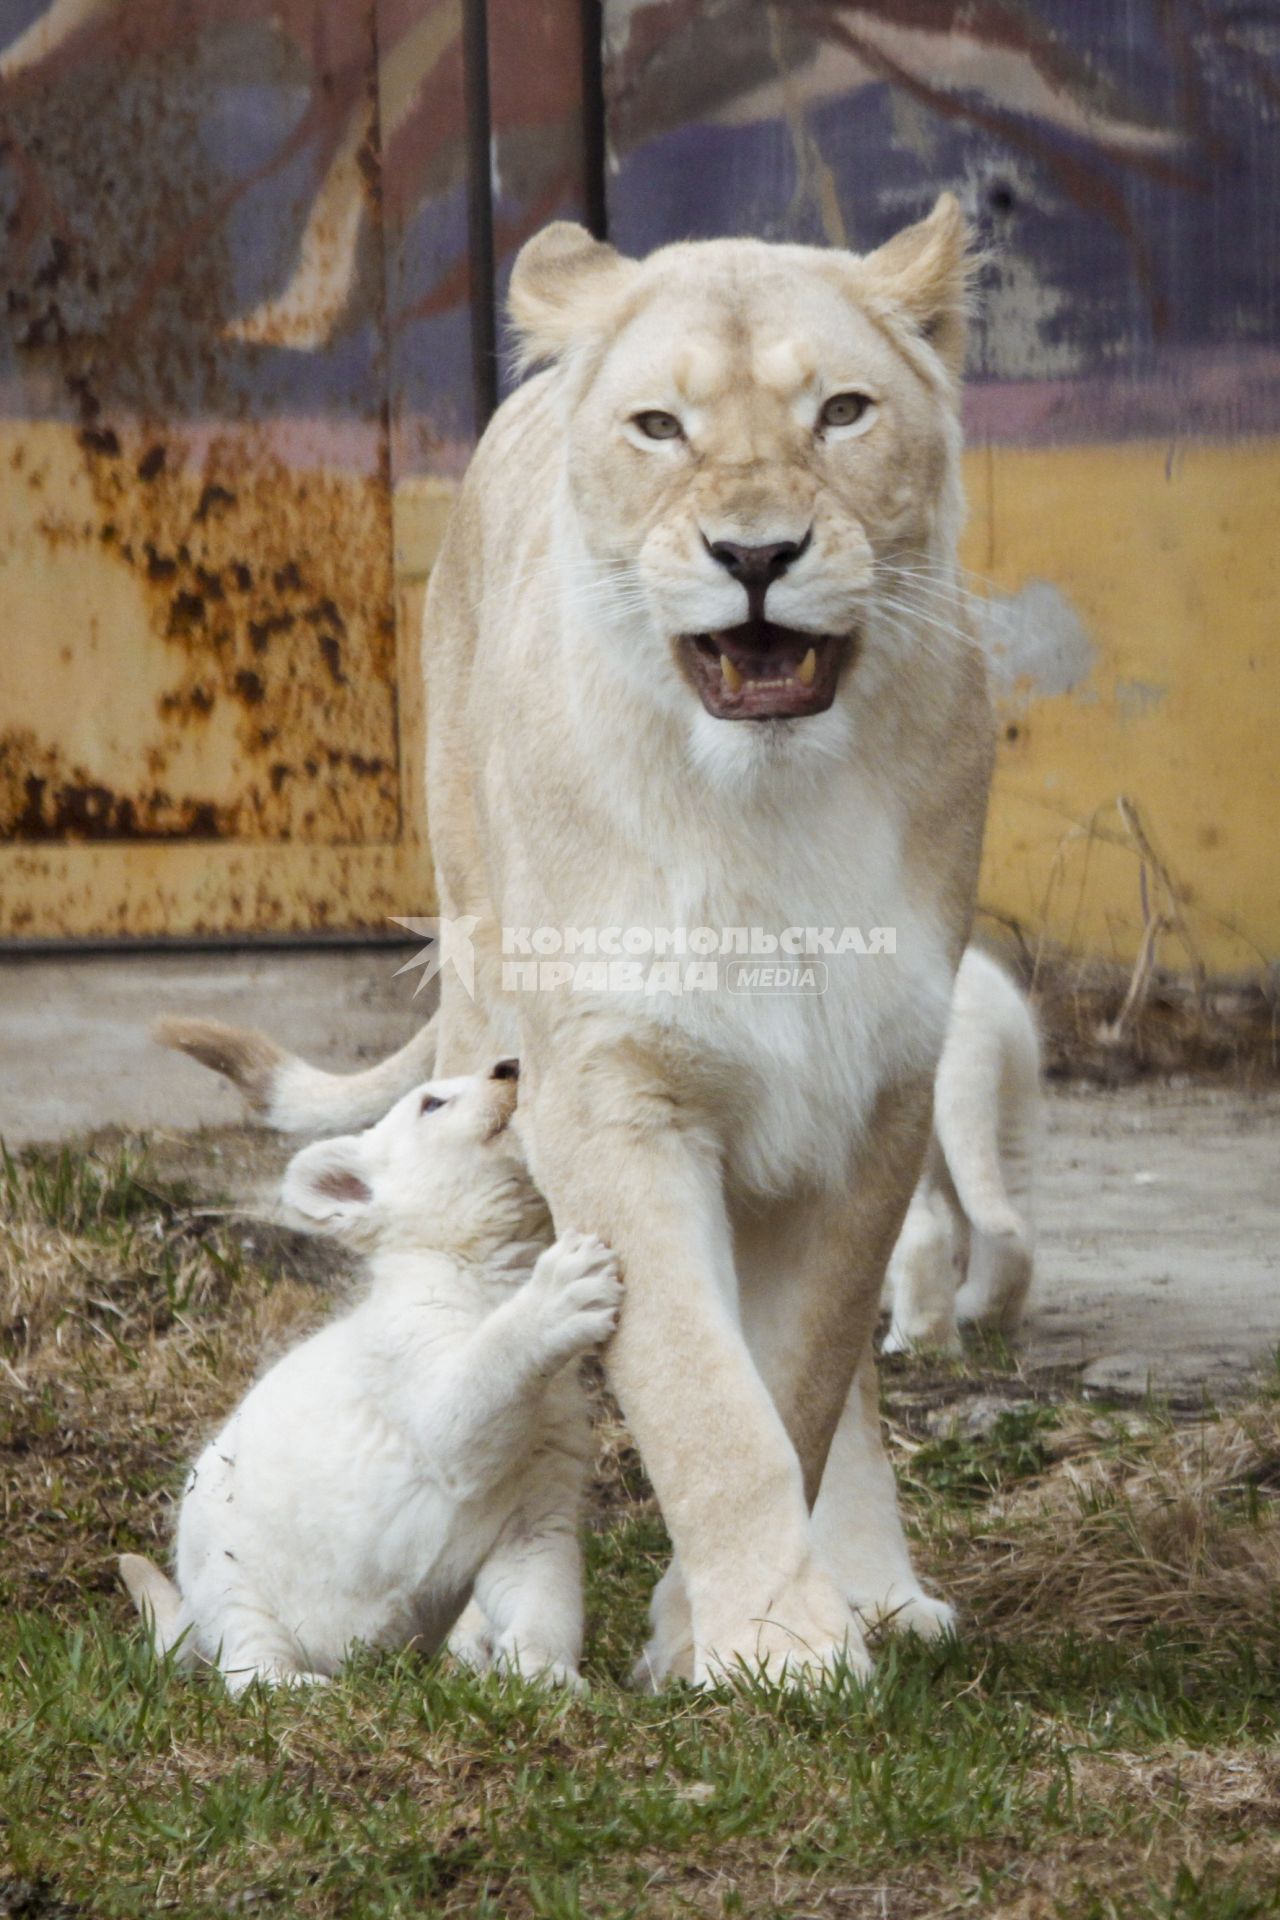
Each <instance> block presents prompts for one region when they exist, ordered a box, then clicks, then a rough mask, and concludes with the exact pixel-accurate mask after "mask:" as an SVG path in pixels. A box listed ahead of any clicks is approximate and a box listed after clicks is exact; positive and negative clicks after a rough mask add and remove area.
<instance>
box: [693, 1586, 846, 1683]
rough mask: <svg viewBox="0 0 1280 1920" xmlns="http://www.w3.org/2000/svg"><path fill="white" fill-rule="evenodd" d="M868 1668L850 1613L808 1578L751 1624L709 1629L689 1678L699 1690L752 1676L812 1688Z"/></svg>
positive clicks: (744, 1622) (790, 1588) (830, 1588)
mask: <svg viewBox="0 0 1280 1920" xmlns="http://www.w3.org/2000/svg"><path fill="white" fill-rule="evenodd" d="M871 1664H872V1663H871V1655H870V1654H869V1653H868V1651H867V1643H866V1640H865V1639H864V1637H863V1633H862V1628H861V1626H860V1625H859V1623H858V1620H857V1618H856V1617H855V1615H854V1613H853V1611H852V1609H851V1608H849V1607H848V1606H846V1605H845V1603H844V1602H843V1601H842V1600H841V1599H840V1597H839V1595H838V1594H837V1592H836V1590H835V1588H834V1587H833V1586H831V1584H830V1583H829V1582H828V1581H826V1580H825V1579H823V1578H822V1577H821V1576H817V1575H812V1574H811V1575H809V1576H807V1577H804V1578H801V1579H797V1580H795V1581H793V1582H792V1583H791V1585H790V1586H788V1587H786V1588H784V1590H783V1591H782V1592H781V1593H779V1594H778V1595H777V1596H776V1597H775V1598H774V1599H772V1600H771V1601H770V1602H769V1605H768V1609H767V1611H765V1612H762V1613H761V1614H760V1615H758V1616H756V1617H755V1618H748V1619H745V1620H740V1621H739V1622H738V1623H737V1624H735V1625H730V1626H727V1627H724V1628H715V1629H712V1631H711V1632H709V1633H708V1634H707V1636H706V1637H705V1639H704V1640H702V1641H700V1643H699V1645H698V1647H697V1650H696V1654H695V1658H694V1670H693V1677H694V1682H695V1684H696V1685H698V1686H702V1687H716V1686H724V1685H726V1684H727V1685H733V1684H734V1683H735V1682H741V1681H742V1680H744V1679H751V1678H754V1677H756V1676H757V1675H763V1676H764V1677H765V1678H767V1679H770V1680H782V1681H785V1682H787V1684H789V1685H797V1686H815V1685H820V1684H821V1683H822V1681H823V1680H824V1679H825V1678H826V1677H827V1676H828V1675H829V1674H831V1673H833V1672H836V1671H839V1670H840V1669H842V1668H843V1669H847V1670H848V1671H850V1672H852V1673H854V1674H857V1675H858V1676H859V1677H861V1678H866V1676H867V1675H869V1674H870V1672H871Z"/></svg>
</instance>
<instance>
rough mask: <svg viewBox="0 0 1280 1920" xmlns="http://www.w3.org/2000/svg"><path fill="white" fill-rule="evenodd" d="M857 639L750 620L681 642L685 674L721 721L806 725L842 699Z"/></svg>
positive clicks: (697, 634) (686, 638)
mask: <svg viewBox="0 0 1280 1920" xmlns="http://www.w3.org/2000/svg"><path fill="white" fill-rule="evenodd" d="M851 645H852V642H851V639H850V637H849V636H848V635H846V634H834V633H799V632H797V631H796V629H795V628H794V627H776V626H774V625H773V623H772V621H769V620H744V621H743V623H742V625H741V626H739V627H725V628H722V629H721V630H720V631H719V632H718V633H690V634H686V635H685V636H684V638H683V639H682V640H681V642H680V655H681V660H682V663H683V665H684V669H685V672H686V673H687V675H688V677H689V679H690V680H691V681H692V682H693V685H694V687H695V688H696V689H697V693H698V697H699V699H700V700H701V701H702V704H703V706H704V707H705V708H706V710H707V712H708V713H710V714H714V716H715V718H716V719H717V720H800V719H803V718H805V717H807V716H808V715H809V714H813V713H825V712H826V710H827V708H828V707H829V706H830V705H831V702H832V701H833V700H834V699H835V697H836V684H837V682H838V681H839V678H840V669H841V667H842V666H843V665H844V662H845V660H846V658H847V656H848V653H849V650H850V647H851Z"/></svg>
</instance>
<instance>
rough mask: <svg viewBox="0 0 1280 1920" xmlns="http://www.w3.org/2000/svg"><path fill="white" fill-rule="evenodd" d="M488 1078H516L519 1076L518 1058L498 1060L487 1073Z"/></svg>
mask: <svg viewBox="0 0 1280 1920" xmlns="http://www.w3.org/2000/svg"><path fill="white" fill-rule="evenodd" d="M489 1078H490V1079H491V1080H518V1079H519V1078H520V1062H519V1061H518V1060H499V1062H498V1064H497V1066H496V1067H495V1068H494V1070H493V1072H492V1073H491V1074H490V1075H489Z"/></svg>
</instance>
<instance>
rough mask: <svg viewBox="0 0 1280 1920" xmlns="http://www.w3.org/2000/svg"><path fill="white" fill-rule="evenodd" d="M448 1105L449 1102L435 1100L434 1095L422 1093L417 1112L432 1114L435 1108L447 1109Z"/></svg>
mask: <svg viewBox="0 0 1280 1920" xmlns="http://www.w3.org/2000/svg"><path fill="white" fill-rule="evenodd" d="M448 1104H449V1102H448V1101H447V1100H440V1099H437V1097H436V1095H435V1094H434V1093H424V1094H423V1096H422V1105H421V1107H420V1108H419V1109H418V1111H419V1112H420V1113H434V1112H435V1110H436V1108H437V1107H447V1106H448Z"/></svg>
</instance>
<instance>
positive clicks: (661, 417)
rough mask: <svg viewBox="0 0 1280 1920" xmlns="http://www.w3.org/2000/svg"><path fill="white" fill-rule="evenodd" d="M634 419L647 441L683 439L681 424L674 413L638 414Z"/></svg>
mask: <svg viewBox="0 0 1280 1920" xmlns="http://www.w3.org/2000/svg"><path fill="white" fill-rule="evenodd" d="M634 418H635V424H636V425H637V426H638V427H639V429H640V431H641V433H643V434H644V435H645V437H646V439H649V440H679V439H680V437H681V434H680V422H679V421H678V420H677V419H676V417H675V415H674V413H656V412H655V413H637V414H636V415H635V416H634Z"/></svg>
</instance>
